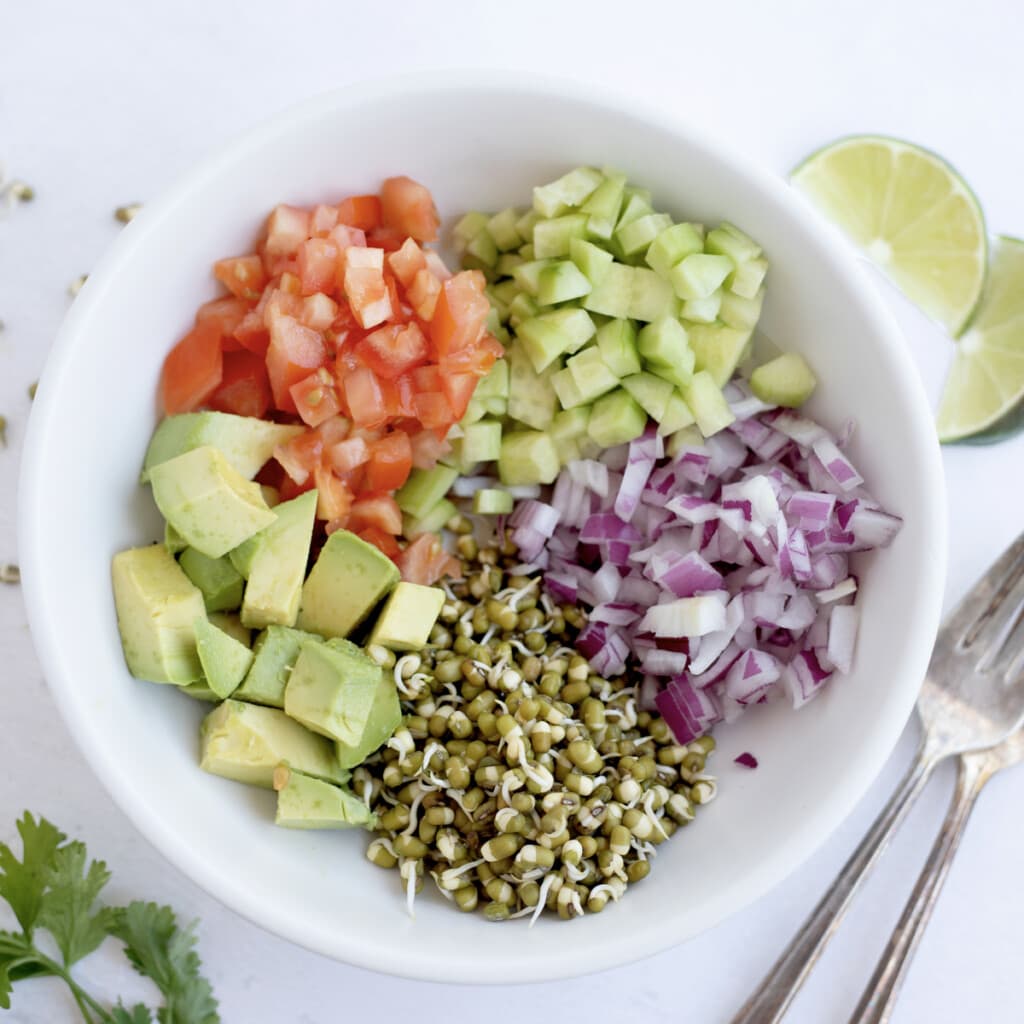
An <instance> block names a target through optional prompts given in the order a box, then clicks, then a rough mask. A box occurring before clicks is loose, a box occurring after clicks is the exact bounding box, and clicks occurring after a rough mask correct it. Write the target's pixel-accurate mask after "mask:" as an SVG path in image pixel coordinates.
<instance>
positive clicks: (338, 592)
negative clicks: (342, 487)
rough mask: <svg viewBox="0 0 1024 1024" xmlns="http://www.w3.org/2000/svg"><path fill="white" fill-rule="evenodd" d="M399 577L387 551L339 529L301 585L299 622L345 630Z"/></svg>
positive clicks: (326, 631) (324, 630) (318, 629)
mask: <svg viewBox="0 0 1024 1024" xmlns="http://www.w3.org/2000/svg"><path fill="white" fill-rule="evenodd" d="M397 582H398V568H397V566H396V565H395V563H394V562H392V561H391V559H390V558H388V557H387V555H385V554H382V553H381V552H380V551H379V550H378V549H377V548H375V547H374V546H373V545H372V544H367V543H366V541H364V540H361V539H360V538H359V537H357V536H356V535H355V534H354V533H349V532H348V531H347V530H336V531H335V532H334V533H332V534H331V535H330V536H329V537H328V538H327V541H326V543H325V544H324V546H323V548H322V549H321V551H320V556H319V557H318V558H317V560H316V564H315V565H314V566H313V569H312V571H311V572H310V574H309V578H308V579H307V580H306V582H305V584H304V586H303V588H302V601H301V603H300V606H299V617H298V620H297V623H296V624H297V625H298V627H299V629H308V630H310V631H311V632H313V633H320V634H322V635H323V636H347V635H348V634H349V633H351V632H352V630H353V629H355V628H356V626H358V625H359V624H360V623H361V622H362V621H363V619H365V618H366V616H367V615H369V613H370V612H371V611H372V609H373V608H374V606H375V605H376V604H377V602H378V601H379V600H380V599H381V598H382V597H383V596H384V595H385V594H387V593H388V591H390V590H391V588H392V587H393V586H394V585H395V584H396V583H397Z"/></svg>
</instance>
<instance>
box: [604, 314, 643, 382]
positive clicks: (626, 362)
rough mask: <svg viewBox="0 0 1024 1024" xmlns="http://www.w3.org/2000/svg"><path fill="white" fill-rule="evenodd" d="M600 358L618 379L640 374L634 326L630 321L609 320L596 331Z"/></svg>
mask: <svg viewBox="0 0 1024 1024" xmlns="http://www.w3.org/2000/svg"><path fill="white" fill-rule="evenodd" d="M597 347H598V348H599V349H600V350H601V358H602V359H603V360H604V362H605V364H606V365H607V366H608V368H609V369H610V370H611V371H612V373H614V374H616V376H618V377H628V376H629V375H630V374H633V373H639V372H640V356H639V355H638V354H637V350H636V325H635V324H634V323H633V321H632V320H609V321H608V323H606V324H603V325H602V326H601V327H599V328H598V329H597Z"/></svg>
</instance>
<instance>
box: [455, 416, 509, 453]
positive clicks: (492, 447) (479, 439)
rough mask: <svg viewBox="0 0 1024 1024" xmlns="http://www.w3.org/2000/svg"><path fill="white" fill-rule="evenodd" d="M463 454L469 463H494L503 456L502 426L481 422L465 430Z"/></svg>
mask: <svg viewBox="0 0 1024 1024" xmlns="http://www.w3.org/2000/svg"><path fill="white" fill-rule="evenodd" d="M462 453H463V455H464V457H465V459H466V461H467V462H493V461H494V460H495V459H497V457H498V456H499V455H500V454H501V424H500V423H497V422H496V421H495V420H481V421H480V422H479V423H471V424H469V426H467V427H466V428H465V431H464V433H463V437H462Z"/></svg>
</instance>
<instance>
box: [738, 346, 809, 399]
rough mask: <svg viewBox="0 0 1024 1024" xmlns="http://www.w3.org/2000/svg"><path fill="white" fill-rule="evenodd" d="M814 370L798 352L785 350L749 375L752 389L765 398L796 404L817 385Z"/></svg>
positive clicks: (759, 396) (806, 397)
mask: <svg viewBox="0 0 1024 1024" xmlns="http://www.w3.org/2000/svg"><path fill="white" fill-rule="evenodd" d="M817 384H818V381H817V379H816V378H815V376H814V372H813V371H812V370H811V368H810V367H809V366H808V365H807V362H806V361H805V360H804V357H803V356H801V355H800V354H799V353H798V352H785V353H784V354H783V355H781V356H778V357H776V358H775V359H772V360H771V361H770V362H767V363H765V364H764V365H763V366H759V367H758V368H757V369H756V370H755V371H754V372H753V373H752V374H751V375H750V389H751V390H752V391H753V392H754V394H755V395H757V397H758V398H760V399H761V401H762V402H771V403H772V404H773V405H786V406H791V407H796V406H798V405H803V404H804V402H806V401H807V399H808V398H810V397H811V394H812V393H813V392H814V389H815V387H817Z"/></svg>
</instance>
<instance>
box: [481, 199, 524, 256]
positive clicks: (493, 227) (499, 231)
mask: <svg viewBox="0 0 1024 1024" xmlns="http://www.w3.org/2000/svg"><path fill="white" fill-rule="evenodd" d="M518 219H519V214H518V213H517V212H516V211H515V210H514V209H513V208H512V207H509V208H508V209H506V210H502V211H501V212H500V213H496V214H495V215H494V216H493V217H492V218H491V219H490V220H489V221H488V222H487V230H488V231H489V232H490V233H491V238H493V239H494V244H495V245H496V246H497V247H498V249H500V250H501V252H510V251H511V250H512V249H518V248H519V246H520V245H522V244H523V239H522V236H521V235H520V234H519V232H518V231H517V230H516V221H517V220H518Z"/></svg>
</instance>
